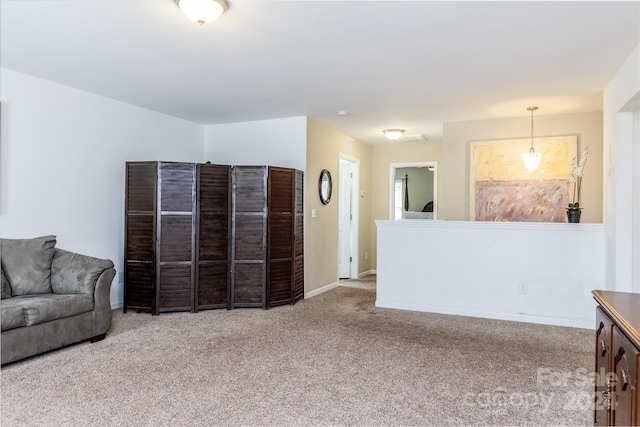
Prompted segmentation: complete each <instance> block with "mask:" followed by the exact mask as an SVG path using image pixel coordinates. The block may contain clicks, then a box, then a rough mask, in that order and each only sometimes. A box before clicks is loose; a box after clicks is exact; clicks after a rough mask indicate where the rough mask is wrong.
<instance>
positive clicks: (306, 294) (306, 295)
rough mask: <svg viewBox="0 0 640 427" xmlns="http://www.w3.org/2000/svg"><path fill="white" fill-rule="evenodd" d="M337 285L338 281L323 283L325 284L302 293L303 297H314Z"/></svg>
mask: <svg viewBox="0 0 640 427" xmlns="http://www.w3.org/2000/svg"><path fill="white" fill-rule="evenodd" d="M338 285H339V283H338V282H333V283H330V284H328V285H325V286H323V287H321V288H318V289H314V290H313V291H310V292H305V293H304V298H305V299H309V298H313V297H315V296H316V295H320V294H323V293H325V292H327V291H330V290H331V289H333V288H336V287H338Z"/></svg>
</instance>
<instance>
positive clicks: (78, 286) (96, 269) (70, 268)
mask: <svg viewBox="0 0 640 427" xmlns="http://www.w3.org/2000/svg"><path fill="white" fill-rule="evenodd" d="M110 268H113V262H111V260H108V259H102V258H95V257H92V256H88V255H81V254H77V253H74V252H69V251H65V250H64V249H58V248H56V250H55V253H54V255H53V262H52V263H51V289H52V290H53V293H54V294H87V295H93V294H94V292H95V287H96V283H97V281H98V278H99V277H100V275H101V274H102V273H103V272H104V271H105V270H108V269H110Z"/></svg>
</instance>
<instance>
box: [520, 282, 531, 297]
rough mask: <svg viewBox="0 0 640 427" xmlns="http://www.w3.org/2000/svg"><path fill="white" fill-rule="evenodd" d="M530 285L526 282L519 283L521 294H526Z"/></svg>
mask: <svg viewBox="0 0 640 427" xmlns="http://www.w3.org/2000/svg"><path fill="white" fill-rule="evenodd" d="M528 288H529V286H528V285H527V284H526V283H524V282H523V283H520V284H518V293H520V294H526V293H527V292H528V291H529V289H528Z"/></svg>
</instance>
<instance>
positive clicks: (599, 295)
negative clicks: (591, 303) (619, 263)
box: [593, 291, 640, 426]
mask: <svg viewBox="0 0 640 427" xmlns="http://www.w3.org/2000/svg"><path fill="white" fill-rule="evenodd" d="M593 295H594V297H595V299H596V301H597V302H598V304H599V306H598V307H597V308H596V348H595V350H596V358H595V369H596V376H595V378H596V385H595V405H594V408H595V410H594V424H595V425H622V426H637V425H638V422H639V421H640V419H639V413H638V411H639V407H640V390H639V387H640V294H635V293H626V292H611V291H593Z"/></svg>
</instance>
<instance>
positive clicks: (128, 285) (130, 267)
mask: <svg viewBox="0 0 640 427" xmlns="http://www.w3.org/2000/svg"><path fill="white" fill-rule="evenodd" d="M124 268H125V270H124V283H125V287H124V292H125V296H124V299H125V301H126V305H125V311H126V309H133V310H140V311H153V309H154V307H155V292H154V289H153V283H154V280H155V277H154V276H155V266H154V264H153V263H142V262H136V261H126V262H125V267H124Z"/></svg>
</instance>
